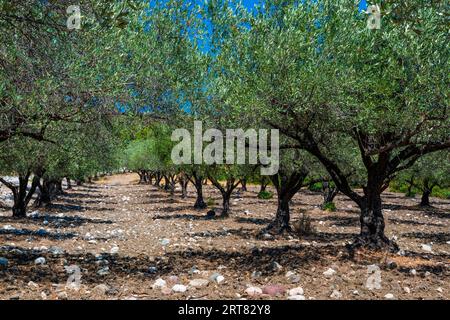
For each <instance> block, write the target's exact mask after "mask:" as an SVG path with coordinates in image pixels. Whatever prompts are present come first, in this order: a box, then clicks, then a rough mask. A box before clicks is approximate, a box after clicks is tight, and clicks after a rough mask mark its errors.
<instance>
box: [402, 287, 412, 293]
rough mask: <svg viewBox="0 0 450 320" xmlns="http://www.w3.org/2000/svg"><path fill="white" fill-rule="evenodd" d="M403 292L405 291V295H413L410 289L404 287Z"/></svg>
mask: <svg viewBox="0 0 450 320" xmlns="http://www.w3.org/2000/svg"><path fill="white" fill-rule="evenodd" d="M403 291H405V293H407V294H410V293H411V289H410V288H408V287H404V288H403Z"/></svg>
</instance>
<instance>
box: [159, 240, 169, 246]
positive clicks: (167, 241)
mask: <svg viewBox="0 0 450 320" xmlns="http://www.w3.org/2000/svg"><path fill="white" fill-rule="evenodd" d="M159 242H160V243H161V245H163V246H167V245H168V244H169V243H170V240H169V239H161V240H160V241H159Z"/></svg>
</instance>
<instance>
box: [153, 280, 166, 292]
mask: <svg viewBox="0 0 450 320" xmlns="http://www.w3.org/2000/svg"><path fill="white" fill-rule="evenodd" d="M166 285H167V283H166V281H165V280H163V279H161V278H159V279H156V281H155V282H154V283H153V285H152V288H153V289H161V288H163V287H165V286H166Z"/></svg>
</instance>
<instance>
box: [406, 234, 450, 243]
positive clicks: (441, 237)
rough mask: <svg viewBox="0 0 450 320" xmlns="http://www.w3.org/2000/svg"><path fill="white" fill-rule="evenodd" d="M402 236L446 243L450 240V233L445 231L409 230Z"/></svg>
mask: <svg viewBox="0 0 450 320" xmlns="http://www.w3.org/2000/svg"><path fill="white" fill-rule="evenodd" d="M401 236H402V237H406V238H416V239H421V240H425V241H427V242H434V243H446V242H447V241H450V233H445V232H435V233H424V232H409V233H403V234H402V235H401Z"/></svg>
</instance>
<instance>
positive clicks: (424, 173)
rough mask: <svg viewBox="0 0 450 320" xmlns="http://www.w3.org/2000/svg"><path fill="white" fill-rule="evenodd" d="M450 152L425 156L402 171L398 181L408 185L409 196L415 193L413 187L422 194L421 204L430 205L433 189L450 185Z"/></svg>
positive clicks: (396, 180)
mask: <svg viewBox="0 0 450 320" xmlns="http://www.w3.org/2000/svg"><path fill="white" fill-rule="evenodd" d="M449 176H450V152H449V151H448V150H444V151H439V152H435V153H432V154H428V155H426V156H423V157H422V158H420V159H419V160H417V161H416V163H415V164H414V165H413V166H412V167H411V168H409V169H407V170H405V171H404V172H402V173H401V174H400V175H399V176H398V177H397V178H396V179H395V182H396V183H400V184H406V185H407V193H406V195H407V196H411V195H413V191H412V190H413V188H414V189H415V190H419V191H420V192H421V194H422V196H421V201H420V204H419V205H420V206H423V207H429V206H430V195H431V194H432V193H433V189H435V188H436V187H439V188H442V189H444V188H449V187H450V180H449Z"/></svg>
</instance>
